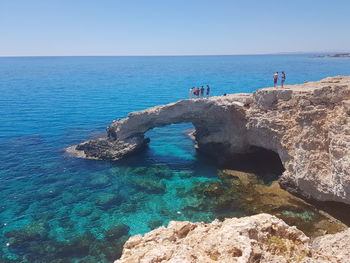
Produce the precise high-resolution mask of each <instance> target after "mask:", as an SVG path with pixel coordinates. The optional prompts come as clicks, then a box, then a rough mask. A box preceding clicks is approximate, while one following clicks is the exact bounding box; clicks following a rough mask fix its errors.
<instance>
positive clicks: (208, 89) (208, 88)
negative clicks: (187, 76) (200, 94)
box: [207, 85, 210, 99]
mask: <svg viewBox="0 0 350 263" xmlns="http://www.w3.org/2000/svg"><path fill="white" fill-rule="evenodd" d="M209 94H210V87H209V85H207V99H208V98H209Z"/></svg>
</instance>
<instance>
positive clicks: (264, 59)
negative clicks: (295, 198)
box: [0, 55, 350, 262]
mask: <svg viewBox="0 0 350 263" xmlns="http://www.w3.org/2000/svg"><path fill="white" fill-rule="evenodd" d="M349 66H350V60H349V59H310V58H308V57H307V56H285V55H284V56H282V55H281V56H212V57H63V58H57V57H51V58H50V57H43V58H0V93H1V96H0V145H1V151H0V181H1V184H0V189H1V191H0V198H1V200H2V202H1V205H0V224H1V231H0V243H1V248H2V249H1V251H0V256H1V258H2V261H4V262H6V261H5V259H9V260H10V259H12V260H14V262H79V260H80V259H84V261H81V262H89V260H90V262H96V261H98V262H111V261H112V259H114V258H116V257H118V253H119V252H118V250H119V248H120V247H121V245H122V243H123V241H124V240H125V239H126V237H127V235H134V234H137V233H145V232H147V231H149V230H150V229H153V228H155V227H157V226H159V225H162V224H167V222H169V221H170V220H191V221H207V222H209V221H211V220H213V219H214V218H216V217H218V216H222V215H223V214H222V212H221V211H218V210H217V209H215V207H216V205H217V203H210V202H208V205H203V200H207V199H205V198H208V197H206V196H205V195H204V196H203V193H202V190H201V188H198V186H199V185H202V186H203V184H210V183H222V180H221V178H220V177H218V169H217V167H216V166H215V165H214V164H213V163H211V162H210V160H207V159H205V158H204V157H201V156H198V155H197V154H196V152H195V150H194V148H193V143H192V141H191V140H190V139H189V138H188V137H187V136H186V135H185V134H184V133H183V131H184V130H186V129H189V128H191V124H180V125H172V126H167V127H163V128H157V129H154V130H152V131H150V132H149V133H148V136H149V137H150V138H151V143H150V146H149V148H148V149H146V150H145V151H144V152H142V153H140V154H138V155H136V156H132V157H130V158H128V159H125V160H122V161H119V162H101V161H91V160H82V159H75V158H70V157H69V156H66V155H65V154H64V151H63V149H64V148H65V147H67V146H69V145H72V144H76V143H79V142H81V141H83V140H86V139H88V138H91V137H98V136H101V134H103V131H104V129H105V127H106V126H107V125H108V124H109V123H110V122H111V121H112V120H113V119H115V118H119V117H124V116H126V114H127V113H128V112H130V111H135V110H140V109H144V108H146V107H150V106H154V105H157V104H164V103H168V102H172V101H176V100H179V99H182V98H186V97H187V96H188V90H189V88H190V87H192V86H199V85H202V84H209V85H211V87H212V93H213V95H220V94H223V93H232V92H251V91H254V90H255V89H257V88H261V87H265V86H269V85H270V82H271V75H272V73H273V72H274V71H276V70H279V71H281V70H285V71H286V73H287V82H289V83H293V84H294V83H300V82H303V81H304V80H318V79H320V78H324V77H327V76H329V75H350V71H349V69H350V67H349ZM252 166H254V164H252ZM203 198H204V199H203ZM236 198H237V199H239V198H241V199H242V198H244V197H242V196H241V195H239V194H237V195H236ZM211 199H213V198H211ZM214 200H215V198H214ZM240 204H241V203H240V202H237V205H230V207H229V208H225V209H226V210H225V212H228V213H229V215H230V216H243V215H248V214H251V213H252V212H251V211H248V210H247V209H245V207H244V206H242V205H240ZM259 211H260V210H259ZM288 211H289V210H287V211H286V212H284V214H285V215H286V214H288V213H290V212H288ZM300 217H304V219H305V221H307V220H309V219H310V217H309V216H305V214H300ZM122 224H124V225H126V226H127V227H126V226H124V225H122ZM115 226H119V228H117V229H116V227H115ZM16 230H20V231H16ZM89 233H91V235H90V234H89ZM67 242H68V243H67ZM55 260H56V261H55Z"/></svg>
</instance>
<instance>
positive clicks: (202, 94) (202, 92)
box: [201, 86, 204, 98]
mask: <svg viewBox="0 0 350 263" xmlns="http://www.w3.org/2000/svg"><path fill="white" fill-rule="evenodd" d="M201 98H204V87H203V86H202V87H201Z"/></svg>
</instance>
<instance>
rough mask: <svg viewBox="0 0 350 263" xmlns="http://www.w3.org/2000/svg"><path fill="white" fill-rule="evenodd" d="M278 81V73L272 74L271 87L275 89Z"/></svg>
mask: <svg viewBox="0 0 350 263" xmlns="http://www.w3.org/2000/svg"><path fill="white" fill-rule="evenodd" d="M277 81H278V72H276V73H275V74H273V86H274V87H276V85H277Z"/></svg>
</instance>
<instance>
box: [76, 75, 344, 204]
mask: <svg viewBox="0 0 350 263" xmlns="http://www.w3.org/2000/svg"><path fill="white" fill-rule="evenodd" d="M349 116H350V77H342V76H339V77H332V78H326V79H323V80H321V81H317V82H308V83H305V84H302V85H294V86H285V87H284V88H283V89H282V88H264V89H260V90H257V91H255V92H254V93H252V94H232V95H227V96H219V97H213V98H210V99H197V100H182V101H179V102H176V103H172V104H168V105H163V106H157V107H153V108H149V109H146V110H143V111H139V112H133V113H130V114H129V115H128V117H127V118H124V119H119V120H116V121H114V122H113V123H112V124H111V125H110V126H109V127H108V128H107V132H108V137H107V138H102V139H98V140H91V141H88V142H85V143H82V144H79V145H77V146H73V147H70V148H69V151H70V152H72V153H74V154H75V155H77V156H79V157H84V158H92V159H109V160H117V159H119V158H121V157H123V156H125V155H126V154H130V153H133V152H135V151H136V150H139V149H141V148H142V147H143V146H144V145H146V144H147V142H148V141H147V139H145V138H144V133H145V132H147V131H148V130H150V129H152V128H154V127H158V126H164V125H168V124H173V123H183V122H191V123H192V124H193V125H194V127H195V129H196V131H195V134H194V136H195V140H196V144H197V147H198V150H199V151H201V152H203V153H206V154H209V155H211V156H213V157H215V158H217V159H219V160H226V161H227V160H228V161H229V160H230V157H231V156H232V155H234V154H241V153H247V152H251V151H254V150H256V149H258V148H264V149H267V150H271V151H274V152H275V153H277V154H278V155H279V157H280V159H281V162H282V164H283V166H284V168H285V171H284V173H283V175H282V176H281V177H280V179H279V182H280V184H281V185H282V187H284V188H286V189H287V190H289V191H291V192H296V193H299V194H301V195H303V196H305V197H311V198H314V199H317V200H322V201H326V200H327V201H339V202H344V203H347V204H350V154H349V151H350V124H349V120H350V118H349Z"/></svg>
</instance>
